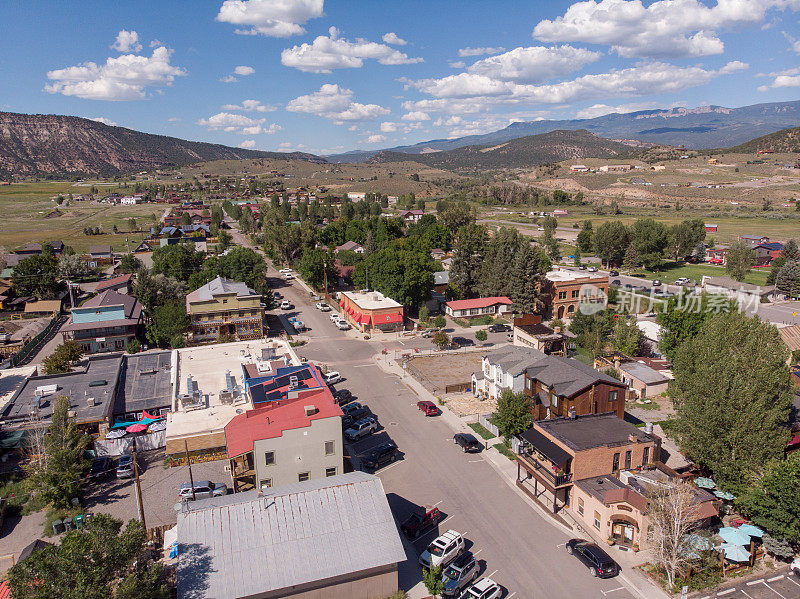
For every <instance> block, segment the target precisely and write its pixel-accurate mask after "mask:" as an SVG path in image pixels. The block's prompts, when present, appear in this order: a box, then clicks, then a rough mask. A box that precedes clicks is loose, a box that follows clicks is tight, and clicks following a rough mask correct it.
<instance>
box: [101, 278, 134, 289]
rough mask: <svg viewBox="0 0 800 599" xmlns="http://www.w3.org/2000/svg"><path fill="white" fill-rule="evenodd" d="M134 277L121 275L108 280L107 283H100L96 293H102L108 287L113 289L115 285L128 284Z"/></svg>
mask: <svg viewBox="0 0 800 599" xmlns="http://www.w3.org/2000/svg"><path fill="white" fill-rule="evenodd" d="M132 276H133V275H130V274H128V275H120V276H118V277H114V278H113V279H108V280H107V281H100V282H99V283H98V284H97V287H96V288H95V291H102V290H103V289H106V288H108V287H113V286H114V285H119V284H121V283H127V282H128V281H130V280H131V277H132Z"/></svg>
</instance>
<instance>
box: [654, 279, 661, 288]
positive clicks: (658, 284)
mask: <svg viewBox="0 0 800 599" xmlns="http://www.w3.org/2000/svg"><path fill="white" fill-rule="evenodd" d="M653 287H661V281H659V280H658V279H653Z"/></svg>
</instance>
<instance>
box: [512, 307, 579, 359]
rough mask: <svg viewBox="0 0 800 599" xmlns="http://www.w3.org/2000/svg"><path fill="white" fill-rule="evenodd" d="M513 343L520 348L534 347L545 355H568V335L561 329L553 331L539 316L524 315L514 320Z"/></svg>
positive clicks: (557, 328)
mask: <svg viewBox="0 0 800 599" xmlns="http://www.w3.org/2000/svg"><path fill="white" fill-rule="evenodd" d="M513 343H514V345H516V346H519V347H532V348H533V349H536V350H539V351H540V352H542V353H545V354H557V355H559V356H566V355H567V346H568V345H569V342H568V341H567V335H566V334H565V333H564V332H563V331H562V330H561V327H556V328H555V329H551V328H550V327H549V326H547V325H546V324H544V323H543V322H542V317H541V315H539V314H522V315H520V316H518V317H515V318H514V336H513Z"/></svg>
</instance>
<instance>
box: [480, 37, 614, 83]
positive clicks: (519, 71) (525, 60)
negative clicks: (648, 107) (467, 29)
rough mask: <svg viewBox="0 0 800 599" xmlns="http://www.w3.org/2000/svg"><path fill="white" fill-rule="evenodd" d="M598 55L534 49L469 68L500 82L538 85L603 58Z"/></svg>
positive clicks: (557, 48) (570, 49) (559, 48)
mask: <svg viewBox="0 0 800 599" xmlns="http://www.w3.org/2000/svg"><path fill="white" fill-rule="evenodd" d="M600 56H601V54H600V53H599V52H592V51H590V50H585V49H583V48H575V47H573V46H554V47H550V48H546V47H544V46H532V47H529V48H514V49H513V50H511V51H509V52H505V53H503V54H499V55H497V56H492V57H490V58H484V59H482V60H479V61H478V62H476V63H475V64H473V65H472V66H470V67H469V68H468V69H467V72H468V73H471V74H473V75H485V76H486V77H491V78H492V79H499V80H501V81H518V82H524V83H535V82H539V81H543V80H545V79H549V78H551V77H557V76H561V75H566V74H567V73H572V72H573V71H577V70H578V69H580V68H581V67H583V66H585V65H587V64H590V63H592V62H595V61H597V60H599V59H600Z"/></svg>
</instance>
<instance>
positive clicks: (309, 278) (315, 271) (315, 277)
mask: <svg viewBox="0 0 800 599" xmlns="http://www.w3.org/2000/svg"><path fill="white" fill-rule="evenodd" d="M334 262H335V258H334V257H333V256H328V255H327V254H326V253H325V252H323V251H322V250H319V249H316V248H312V249H307V250H306V251H304V252H303V255H302V256H301V258H300V261H299V262H298V263H297V272H298V273H299V274H300V276H301V277H302V278H303V280H304V281H305V282H306V283H308V284H309V285H311V286H312V287H313V288H314V289H322V288H323V287H324V285H325V276H326V274H327V279H328V285H329V286H330V285H333V284H335V283H336V281H337V280H338V278H339V273H338V270H337V268H336V265H335V264H334Z"/></svg>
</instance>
